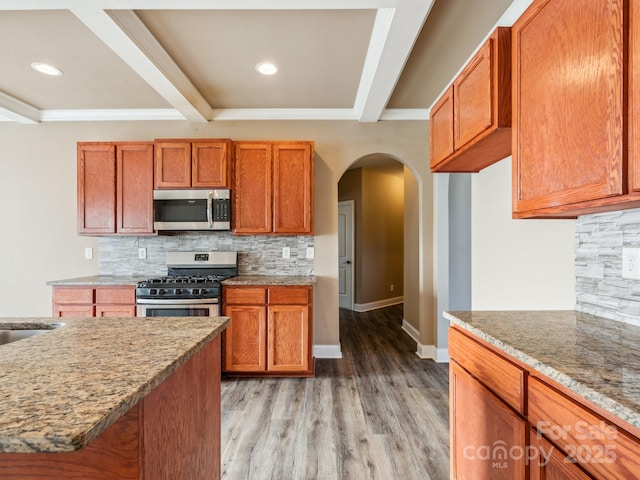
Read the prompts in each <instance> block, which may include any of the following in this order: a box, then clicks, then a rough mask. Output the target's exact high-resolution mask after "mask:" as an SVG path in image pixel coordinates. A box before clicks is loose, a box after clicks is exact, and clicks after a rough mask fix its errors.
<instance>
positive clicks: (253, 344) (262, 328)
mask: <svg viewBox="0 0 640 480" xmlns="http://www.w3.org/2000/svg"><path fill="white" fill-rule="evenodd" d="M224 312H225V313H224V314H225V315H226V316H228V317H230V318H231V323H230V324H229V326H228V327H227V329H226V330H225V331H224V335H223V336H224V346H225V356H224V370H225V371H227V372H264V371H266V369H267V354H266V350H265V349H266V346H267V339H266V333H267V332H266V325H267V319H266V307H264V306H258V305H251V306H240V305H230V306H227V307H225V309H224Z"/></svg>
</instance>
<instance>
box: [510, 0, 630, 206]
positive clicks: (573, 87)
mask: <svg viewBox="0 0 640 480" xmlns="http://www.w3.org/2000/svg"><path fill="white" fill-rule="evenodd" d="M626 3H627V2H625V1H624V0H611V1H606V2H579V1H560V0H536V1H535V2H534V3H533V4H532V5H531V6H530V7H529V8H528V9H527V11H526V12H525V13H524V14H523V15H522V16H521V17H520V19H518V21H517V22H516V23H515V24H514V26H513V49H514V51H513V61H514V96H515V98H514V108H515V110H514V118H515V128H514V131H513V147H514V150H513V212H514V216H515V217H519V218H528V217H545V216H575V215H578V214H582V213H589V212H595V211H602V210H606V209H615V207H614V208H612V207H611V205H615V204H617V203H622V202H624V201H629V200H630V199H629V197H628V196H623V194H626V193H627V192H628V184H627V174H628V172H627V167H626V160H627V158H626V152H625V149H626V148H625V145H626V143H627V139H626V138H625V133H626V131H627V129H626V122H627V119H626V102H627V98H626V95H625V68H626V61H627V60H626V57H627V50H626V48H625V45H626V30H625V27H624V25H625V22H626V15H627V10H626ZM631 3H632V4H635V3H636V2H631ZM638 8H640V7H638V6H634V7H633V9H634V10H637V9H638ZM636 16H637V14H636ZM636 28H637V26H634V29H636ZM631 38H632V39H633V38H634V37H633V33H632V36H631ZM631 48H632V50H633V49H636V48H637V45H635V46H634V45H632V47H631ZM633 51H635V50H633ZM631 65H632V69H633V63H631ZM632 75H633V74H632ZM632 82H633V81H632ZM635 88H637V86H636V87H635ZM633 108H634V107H632V108H631V111H633ZM635 121H636V120H635V119H632V123H634V122H635ZM632 130H633V128H632ZM635 141H637V139H636V140H635ZM632 143H633V141H632ZM635 161H636V160H635V158H634V157H631V158H630V162H632V163H633V162H635ZM632 170H633V167H632ZM633 178H634V177H633V175H631V179H632V180H633Z"/></svg>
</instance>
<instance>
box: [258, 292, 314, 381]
mask: <svg viewBox="0 0 640 480" xmlns="http://www.w3.org/2000/svg"><path fill="white" fill-rule="evenodd" d="M267 338H268V342H267V343H268V350H269V353H268V356H267V358H268V365H267V369H268V370H269V371H270V372H296V371H306V370H309V362H310V359H309V308H308V307H307V306H302V305H269V331H268V337H267Z"/></svg>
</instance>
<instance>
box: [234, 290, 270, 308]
mask: <svg viewBox="0 0 640 480" xmlns="http://www.w3.org/2000/svg"><path fill="white" fill-rule="evenodd" d="M224 302H225V305H234V304H236V305H255V304H264V303H267V289H266V288H225V290H224Z"/></svg>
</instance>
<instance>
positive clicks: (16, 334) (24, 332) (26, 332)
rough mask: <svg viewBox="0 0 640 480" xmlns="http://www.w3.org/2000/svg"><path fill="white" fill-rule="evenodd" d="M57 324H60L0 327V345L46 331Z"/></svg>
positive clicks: (57, 325)
mask: <svg viewBox="0 0 640 480" xmlns="http://www.w3.org/2000/svg"><path fill="white" fill-rule="evenodd" d="M59 326H60V324H54V325H47V327H46V328H21V329H15V330H7V329H0V345H4V344H6V343H11V342H17V341H18V340H22V339H23V338H27V337H32V336H34V335H40V334H42V333H47V332H50V331H52V330H53V329H55V328H57V327H59Z"/></svg>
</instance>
